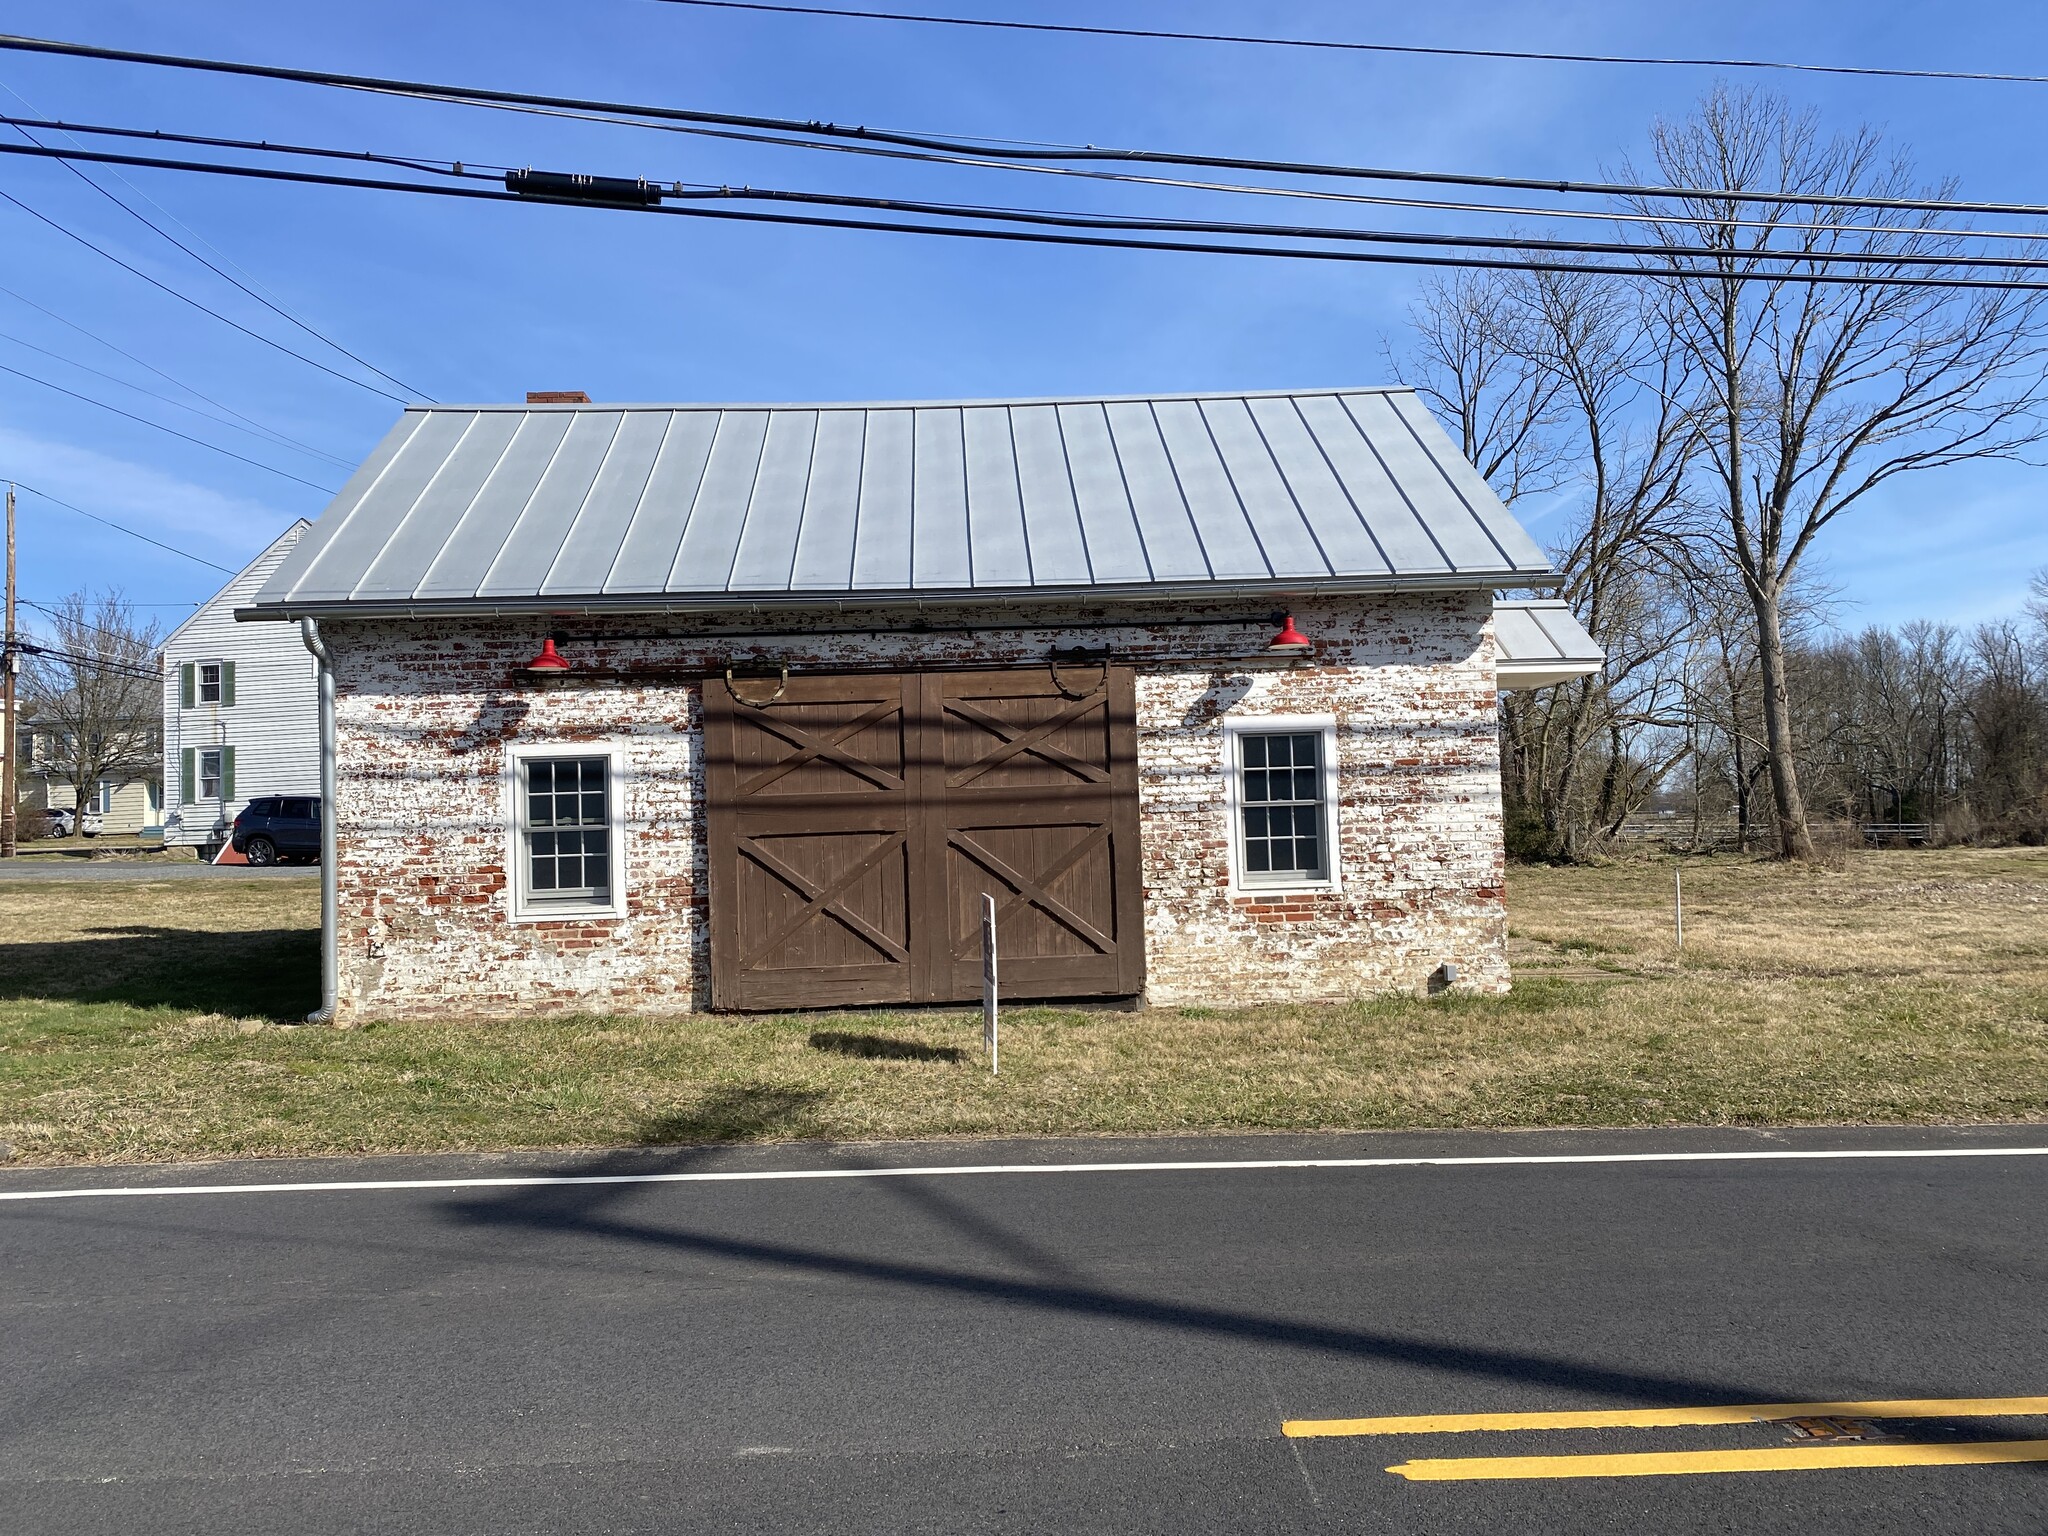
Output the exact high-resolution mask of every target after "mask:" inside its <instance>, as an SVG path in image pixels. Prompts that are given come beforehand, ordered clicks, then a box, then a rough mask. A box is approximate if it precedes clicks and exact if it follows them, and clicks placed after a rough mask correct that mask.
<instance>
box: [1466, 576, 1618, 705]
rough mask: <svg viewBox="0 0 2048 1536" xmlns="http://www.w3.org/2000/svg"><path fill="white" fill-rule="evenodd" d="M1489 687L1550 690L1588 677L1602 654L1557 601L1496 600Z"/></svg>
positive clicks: (1598, 666) (1598, 665)
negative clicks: (1491, 684)
mask: <svg viewBox="0 0 2048 1536" xmlns="http://www.w3.org/2000/svg"><path fill="white" fill-rule="evenodd" d="M1493 639H1494V663H1493V671H1494V685H1495V686H1496V687H1497V688H1501V689H1517V688H1554V687H1556V686H1557V685H1558V684H1559V683H1569V682H1572V681H1574V680H1575V679H1577V678H1581V677H1590V676H1592V674H1593V673H1595V672H1598V671H1599V670H1600V669H1601V668H1602V667H1603V666H1605V665H1606V664H1607V653H1606V652H1605V651H1604V650H1602V649H1601V648H1600V646H1599V643H1598V642H1597V641H1595V640H1594V639H1593V637H1592V636H1591V635H1590V634H1588V633H1587V632H1586V627H1585V625H1583V624H1581V623H1580V622H1579V621H1578V618H1577V616H1576V615H1574V614H1573V613H1572V611H1571V609H1570V608H1569V607H1568V606H1567V605H1566V604H1565V603H1564V602H1563V601H1562V600H1561V599H1558V598H1526V599H1515V600H1512V601H1510V600H1500V601H1496V602H1495V603H1494V605H1493Z"/></svg>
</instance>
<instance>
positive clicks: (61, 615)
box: [15, 597, 154, 643]
mask: <svg viewBox="0 0 2048 1536" xmlns="http://www.w3.org/2000/svg"><path fill="white" fill-rule="evenodd" d="M15 601H16V602H17V603H19V604H21V606H22V607H24V608H33V609H35V610H36V611H37V612H38V613H44V614H48V615H49V616H50V617H51V618H53V619H55V620H57V621H58V623H60V624H69V625H74V626H76V627H77V628H79V629H89V630H91V631H92V632H93V633H94V634H96V635H105V636H106V637H107V638H108V639H110V640H126V641H129V642H132V643H141V637H140V636H139V635H135V634H123V633H122V632H121V631H120V630H118V629H108V628H107V627H106V626H105V625H103V624H88V623H87V622H86V621H85V620H84V619H81V618H79V617H78V616H77V615H76V614H73V613H66V612H65V611H64V610H63V609H61V608H53V607H51V606H50V605H49V604H48V603H39V602H36V601H35V600H34V599H32V598H26V597H17V598H16V599H15ZM149 606H154V605H149Z"/></svg>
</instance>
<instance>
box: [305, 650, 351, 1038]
mask: <svg viewBox="0 0 2048 1536" xmlns="http://www.w3.org/2000/svg"><path fill="white" fill-rule="evenodd" d="M299 638H300V639H301V640H303V641H305V642H306V649H307V650H309V651H311V652H312V653H313V660H314V661H315V662H317V663H318V664H319V669H320V1009H319V1011H318V1012H317V1013H309V1014H307V1015H306V1022H307V1023H308V1024H332V1023H333V1022H334V1016H335V1010H336V1006H337V1004H338V1003H339V1001H340V997H341V875H340V871H339V870H337V869H336V868H335V844H336V839H335V835H334V822H335V816H336V814H337V811H338V807H337V806H336V804H335V800H334V778H335V773H334V755H335V754H334V662H333V659H332V658H331V657H329V656H328V654H327V647H326V645H325V644H324V643H322V641H321V639H320V626H319V625H318V624H316V623H315V622H314V621H313V620H311V619H301V620H299Z"/></svg>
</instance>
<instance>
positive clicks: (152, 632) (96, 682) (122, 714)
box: [27, 592, 163, 837]
mask: <svg viewBox="0 0 2048 1536" xmlns="http://www.w3.org/2000/svg"><path fill="white" fill-rule="evenodd" d="M48 631H49V638H48V639H47V641H39V642H38V643H37V647H36V651H35V653H34V654H32V655H31V656H30V658H29V665H28V668H27V692H28V701H29V708H28V718H29V721H30V723H31V725H32V726H33V728H34V730H35V732H36V734H37V735H38V736H40V737H42V738H43V739H44V741H45V743H46V744H45V746H44V749H43V754H44V761H45V762H46V763H47V764H49V766H50V767H51V768H52V769H53V770H54V772H55V774H56V775H57V776H59V777H61V778H62V779H64V780H65V781H66V782H68V783H69V784H70V785H71V789H72V794H73V799H72V804H73V805H74V806H75V807H77V809H78V811H79V812H80V815H79V816H78V818H77V820H76V821H75V822H74V823H73V826H72V835H73V836H74V837H75V836H78V835H79V834H80V833H81V832H82V831H83V829H84V826H85V817H84V814H83V813H84V811H85V810H86V808H87V807H88V806H89V805H90V804H91V802H92V797H93V794H94V792H95V791H96V790H97V789H98V787H99V786H100V785H101V784H102V783H110V784H112V785H114V786H115V787H116V788H119V787H121V786H124V785H128V784H133V783H136V782H137V781H139V780H146V779H148V778H149V777H150V776H151V775H153V774H155V773H156V772H157V771H158V769H159V768H160V766H161V759H160V753H161V751H162V745H163V736H162V723H161V722H162V710H163V685H162V683H161V681H160V678H159V673H158V662H157V649H158V646H159V644H160V642H161V638H162V637H161V635H160V634H159V632H158V625H157V623H156V621H155V620H151V621H150V622H149V623H147V624H142V623H139V622H138V621H137V620H136V617H135V610H134V609H133V608H132V607H131V606H130V605H129V603H128V600H127V599H126V598H125V597H123V596H122V595H121V594H120V593H118V592H109V593H106V594H104V595H102V596H101V597H99V598H98V599H97V600H94V599H91V598H88V597H87V595H86V594H85V593H83V592H74V593H72V594H71V595H70V596H69V597H67V598H65V599H64V600H63V602H61V603H59V604H58V605H57V607H56V609H55V611H54V612H53V613H52V614H51V615H50V619H49V624H48Z"/></svg>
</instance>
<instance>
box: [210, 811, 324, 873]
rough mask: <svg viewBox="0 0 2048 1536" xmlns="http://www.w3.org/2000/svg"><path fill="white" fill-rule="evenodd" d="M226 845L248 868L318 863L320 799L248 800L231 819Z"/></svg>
mask: <svg viewBox="0 0 2048 1536" xmlns="http://www.w3.org/2000/svg"><path fill="white" fill-rule="evenodd" d="M230 841H231V842H232V843H233V844H234V849H235V852H237V853H239V854H240V855H242V857H243V858H245V859H247V860H248V861H249V862H250V863H251V864H278V863H282V862H285V861H286V860H293V859H304V860H305V861H306V862H307V863H309V864H314V863H318V862H319V859H320V797H319V796H318V795H265V796H264V797H263V798H261V799H259V800H251V801H250V802H249V803H248V804H247V805H245V806H243V807H242V811H241V814H240V815H238V816H237V817H235V830H234V834H233V836H232V837H231V838H230Z"/></svg>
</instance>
